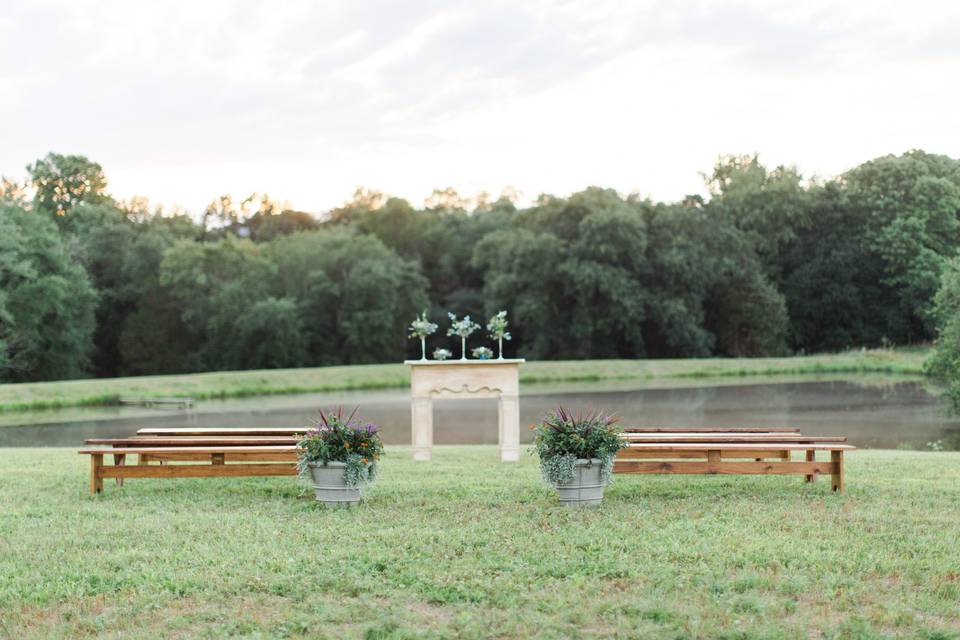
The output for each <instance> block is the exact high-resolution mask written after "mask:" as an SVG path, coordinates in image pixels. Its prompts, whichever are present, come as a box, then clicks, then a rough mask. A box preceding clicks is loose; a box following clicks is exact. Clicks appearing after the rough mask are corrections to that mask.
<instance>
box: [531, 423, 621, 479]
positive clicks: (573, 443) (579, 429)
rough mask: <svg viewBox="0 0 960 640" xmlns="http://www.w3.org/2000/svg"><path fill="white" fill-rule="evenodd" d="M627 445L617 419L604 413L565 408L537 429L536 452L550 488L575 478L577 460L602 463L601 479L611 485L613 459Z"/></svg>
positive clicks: (534, 442)
mask: <svg viewBox="0 0 960 640" xmlns="http://www.w3.org/2000/svg"><path fill="white" fill-rule="evenodd" d="M625 446H626V441H625V440H624V439H623V437H622V435H621V431H620V429H619V428H618V427H617V418H616V416H613V415H608V414H604V413H603V412H599V411H598V412H594V413H587V414H583V413H581V412H577V413H576V414H573V413H570V412H569V411H567V410H566V409H564V408H563V407H557V409H556V410H555V411H553V412H551V413H548V414H547V415H546V416H544V418H543V420H541V421H540V423H539V424H537V425H536V427H534V437H533V451H534V452H536V454H537V456H538V457H539V458H540V470H541V472H542V473H543V478H544V480H546V481H547V483H548V484H550V485H559V484H567V483H568V482H572V481H573V479H574V477H575V476H576V463H577V460H593V459H599V460H600V477H601V479H602V481H603V483H604V484H610V481H611V478H612V475H611V474H612V472H613V457H614V456H615V455H616V454H617V451H620V449H622V448H623V447H625Z"/></svg>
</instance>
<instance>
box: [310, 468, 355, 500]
mask: <svg viewBox="0 0 960 640" xmlns="http://www.w3.org/2000/svg"><path fill="white" fill-rule="evenodd" d="M308 466H309V467H310V475H311V476H312V477H313V491H314V493H315V494H316V496H317V502H322V503H323V504H326V505H332V506H335V505H341V504H342V505H346V506H348V507H352V506H354V505H355V504H357V503H358V502H360V497H361V494H362V488H361V487H350V486H347V474H346V469H347V465H346V463H343V462H328V463H326V464H321V463H316V462H311V463H309V464H308Z"/></svg>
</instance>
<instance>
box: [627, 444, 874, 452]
mask: <svg viewBox="0 0 960 640" xmlns="http://www.w3.org/2000/svg"><path fill="white" fill-rule="evenodd" d="M760 444H768V443H760ZM769 444H770V445H771V446H770V447H764V448H770V449H778V450H781V451H806V450H807V449H816V450H823V451H852V450H854V449H856V447H854V446H853V445H849V444H840V443H829V442H811V443H807V444H794V443H791V442H782V443H781V442H778V443H769ZM756 448H757V443H752V444H751V443H743V442H736V443H727V442H631V443H630V444H629V445H627V447H626V448H625V449H621V451H627V450H630V449H651V450H661V451H670V450H678V451H680V450H684V449H687V450H689V449H698V450H707V449H726V450H729V451H737V450H746V449H756Z"/></svg>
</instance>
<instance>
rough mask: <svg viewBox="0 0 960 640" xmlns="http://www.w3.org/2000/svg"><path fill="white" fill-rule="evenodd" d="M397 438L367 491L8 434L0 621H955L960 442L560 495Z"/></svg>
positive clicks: (54, 630) (390, 633) (364, 629)
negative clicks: (791, 472)
mask: <svg viewBox="0 0 960 640" xmlns="http://www.w3.org/2000/svg"><path fill="white" fill-rule="evenodd" d="M434 456H435V459H434V461H433V462H432V463H428V464H424V463H418V464H414V463H413V462H412V461H411V460H410V459H409V450H408V449H405V448H399V447H393V448H390V450H389V453H388V456H387V458H386V460H385V463H384V465H383V473H382V476H381V479H380V481H379V482H378V484H376V485H375V486H374V487H373V488H372V489H371V490H370V492H369V494H368V497H367V499H366V501H365V502H364V503H363V504H362V505H361V506H360V507H359V508H357V509H353V510H344V509H324V508H322V507H320V506H319V505H317V504H315V503H314V502H312V501H311V500H310V498H309V497H308V496H305V495H301V489H300V486H299V485H298V483H297V481H296V480H295V479H292V478H267V479H239V480H236V479H187V480H128V481H127V483H126V486H125V487H123V488H122V489H121V488H118V487H117V486H115V485H114V484H113V482H112V481H107V484H106V492H105V494H104V495H102V496H100V497H97V498H91V497H89V496H88V494H87V490H88V476H87V472H88V466H87V458H86V457H81V456H79V455H77V454H76V453H75V452H74V451H73V450H68V449H0V636H6V637H10V638H29V637H43V638H46V637H71V638H72V637H94V636H104V637H124V638H156V637H160V636H168V637H184V638H186V637H223V636H239V637H254V638H259V637H266V638H272V637H303V636H307V637H330V638H353V637H356V638H418V637H428V638H429V637H436V638H446V637H467V638H487V637H491V638H513V637H517V638H526V637H542V638H569V637H611V636H613V637H623V638H632V637H651V638H663V637H667V638H687V637H691V638H716V637H729V638H811V637H813V638H819V637H827V638H874V637H877V638H881V637H907V638H917V637H920V638H953V637H960V453H935V452H899V451H858V452H855V453H853V454H852V455H850V456H849V458H848V463H847V466H848V477H847V485H848V492H847V494H846V495H843V496H838V495H834V494H832V493H830V491H829V485H828V482H827V481H826V480H825V479H821V480H820V481H819V482H817V483H816V484H813V485H805V484H804V483H803V482H802V479H800V478H796V477H755V476H743V477H737V476H726V477H690V476H675V477H670V476H617V478H616V482H615V484H614V486H612V487H611V488H609V489H608V493H607V498H606V501H605V503H604V505H603V506H602V507H600V508H599V509H596V510H579V511H572V510H565V509H564V508H562V507H560V506H558V505H557V503H556V498H555V495H554V492H553V491H552V490H551V489H549V488H548V487H546V486H544V485H543V484H542V482H541V481H540V478H539V474H538V470H537V466H536V461H535V459H534V458H533V457H532V456H529V455H523V457H522V460H521V463H520V464H519V465H506V464H500V463H499V462H497V455H496V449H495V447H486V446H483V447H479V446H476V447H469V446H461V447H436V448H435V454H434Z"/></svg>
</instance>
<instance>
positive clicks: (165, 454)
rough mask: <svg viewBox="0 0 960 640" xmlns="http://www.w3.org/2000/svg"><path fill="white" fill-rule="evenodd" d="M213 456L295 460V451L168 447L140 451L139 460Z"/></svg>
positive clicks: (169, 459)
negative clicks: (202, 450)
mask: <svg viewBox="0 0 960 640" xmlns="http://www.w3.org/2000/svg"><path fill="white" fill-rule="evenodd" d="M213 456H222V457H223V460H224V461H225V462H254V461H261V462H266V461H274V462H276V461H281V460H282V461H287V460H289V461H291V462H295V461H296V460H297V452H296V451H257V452H253V453H234V452H231V451H223V452H221V453H197V452H196V450H191V449H187V450H184V449H178V450H177V451H174V452H172V453H171V451H170V449H163V450H162V451H161V452H160V453H141V454H139V460H140V462H141V463H144V462H152V461H161V460H162V461H164V462H170V461H176V460H182V461H190V460H212V459H213Z"/></svg>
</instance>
